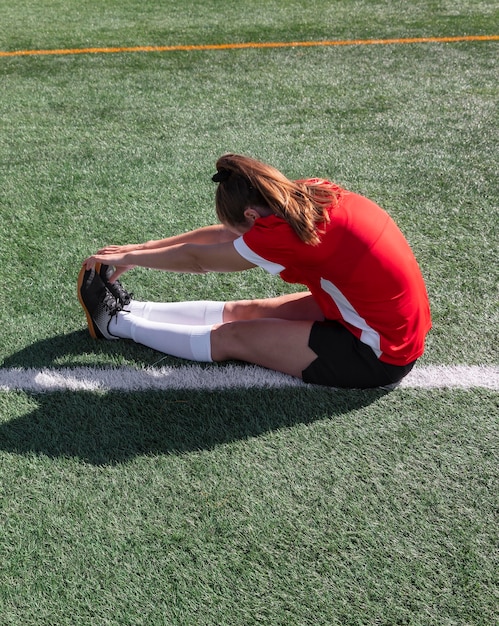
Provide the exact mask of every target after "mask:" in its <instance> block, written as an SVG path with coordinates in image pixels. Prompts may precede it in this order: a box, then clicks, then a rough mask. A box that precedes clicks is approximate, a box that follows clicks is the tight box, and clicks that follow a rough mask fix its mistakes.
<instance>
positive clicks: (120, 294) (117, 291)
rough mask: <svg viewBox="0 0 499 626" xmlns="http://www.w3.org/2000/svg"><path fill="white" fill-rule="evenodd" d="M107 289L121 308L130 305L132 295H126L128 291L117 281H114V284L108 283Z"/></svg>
mask: <svg viewBox="0 0 499 626" xmlns="http://www.w3.org/2000/svg"><path fill="white" fill-rule="evenodd" d="M107 288H108V289H109V291H110V292H111V293H112V294H113V296H114V297H115V298H116V300H118V301H119V303H120V304H121V305H122V306H126V305H127V304H130V302H131V301H132V298H133V293H128V291H127V290H126V289H125V288H124V287H123V285H122V284H121V283H120V281H119V280H117V281H115V282H114V283H110V282H108V284H107ZM120 310H121V309H120Z"/></svg>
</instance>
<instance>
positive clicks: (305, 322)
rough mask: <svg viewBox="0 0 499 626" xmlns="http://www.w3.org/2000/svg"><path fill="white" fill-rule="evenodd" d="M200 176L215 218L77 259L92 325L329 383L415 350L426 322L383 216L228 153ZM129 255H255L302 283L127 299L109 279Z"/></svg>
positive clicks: (419, 285)
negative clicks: (212, 196)
mask: <svg viewBox="0 0 499 626" xmlns="http://www.w3.org/2000/svg"><path fill="white" fill-rule="evenodd" d="M213 181H214V182H216V183H218V187H217V191H216V211H217V215H218V218H219V220H220V222H221V223H220V224H219V225H214V226H207V227H204V228H200V229H197V230H194V231H191V232H188V233H185V234H183V235H177V236H174V237H169V238H166V239H162V240H158V241H148V242H146V243H143V244H135V245H125V246H114V245H111V246H107V247H105V248H103V249H101V250H99V251H98V252H97V254H94V255H93V256H91V257H89V258H88V259H86V261H85V262H84V265H83V268H82V270H81V272H80V276H79V280H78V295H79V299H80V302H81V304H82V306H83V308H84V310H85V313H86V315H87V320H88V324H89V329H90V333H91V335H92V336H93V337H96V338H97V337H104V338H107V339H116V338H127V339H133V340H134V341H136V342H138V343H141V344H144V345H146V346H149V347H151V348H154V349H156V350H159V351H161V352H164V353H167V354H170V355H173V356H177V357H183V358H186V359H191V360H196V361H208V362H209V361H223V360H226V359H236V360H241V361H246V362H248V363H253V364H256V365H261V366H263V367H266V368H270V369H273V370H277V371H280V372H284V373H286V374H290V375H292V376H296V377H299V378H301V379H302V380H303V381H305V382H307V383H315V384H321V385H329V386H333V387H346V388H368V387H378V386H388V385H393V384H395V383H397V382H399V381H400V380H401V379H402V378H403V377H404V376H405V375H406V374H407V373H408V372H409V371H410V370H411V369H412V367H413V365H414V363H415V361H416V360H417V359H418V358H419V357H420V356H421V354H422V353H423V350H424V340H425V337H426V334H427V333H428V331H429V329H430V327H431V320H430V310H429V304H428V297H427V293H426V288H425V285H424V281H423V278H422V276H421V272H420V269H419V267H418V264H417V262H416V259H415V258H414V255H413V253H412V251H411V249H410V247H409V245H408V243H407V241H406V240H405V238H404V236H403V235H402V233H401V232H400V230H399V229H398V227H397V226H396V225H395V223H394V221H393V220H392V219H391V218H390V217H389V215H388V214H387V213H386V212H385V211H383V210H382V209H381V208H379V207H378V206H377V205H376V204H374V203H373V202H371V201H370V200H368V199H367V198H364V197H362V196H360V195H358V194H355V193H352V192H349V191H346V190H345V189H342V188H340V187H339V186H337V185H335V184H333V183H331V182H329V181H325V180H322V179H307V180H300V181H291V180H288V179H287V178H286V177H285V176H284V175H283V174H282V173H281V172H279V171H278V170H276V169H275V168H273V167H271V166H269V165H267V164H265V163H262V162H260V161H257V160H255V159H251V158H249V157H244V156H240V155H236V154H227V155H225V156H222V157H221V158H220V159H219V160H218V161H217V173H216V174H215V175H214V176H213ZM135 266H141V267H149V268H154V269H158V270H167V271H171V272H193V273H205V272H240V271H244V270H249V269H251V268H254V267H255V266H260V267H262V268H264V269H266V270H267V271H269V272H270V273H272V274H279V275H280V276H281V278H282V279H283V280H285V281H286V282H289V283H300V284H301V285H304V286H305V287H306V288H307V289H308V291H306V292H299V293H295V294H292V295H284V296H280V297H277V298H270V299H263V300H244V301H231V302H225V303H222V302H212V301H207V302H204V301H203V302H199V301H198V302H184V303H151V302H139V301H136V300H132V299H131V298H130V297H128V294H127V293H126V291H125V290H124V289H123V287H122V286H121V284H120V283H119V281H117V279H118V278H119V276H120V275H121V274H122V273H123V272H124V271H126V270H128V269H130V268H132V267H135ZM111 267H114V268H115V269H114V270H112V269H110V268H111Z"/></svg>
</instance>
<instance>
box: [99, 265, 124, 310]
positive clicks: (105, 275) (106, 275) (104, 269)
mask: <svg viewBox="0 0 499 626" xmlns="http://www.w3.org/2000/svg"><path fill="white" fill-rule="evenodd" d="M95 271H96V272H97V273H98V274H99V276H100V278H101V280H102V282H103V283H104V284H105V285H106V287H107V288H108V289H109V291H110V292H111V293H112V294H113V296H114V297H115V298H116V300H118V302H119V303H120V304H121V306H127V304H130V302H131V301H132V298H133V293H129V292H128V291H127V290H126V289H125V288H124V287H123V285H122V284H121V283H120V281H119V280H115V281H114V283H112V282H110V281H109V279H110V278H111V276H112V275H113V268H112V266H111V265H101V264H100V263H96V265H95Z"/></svg>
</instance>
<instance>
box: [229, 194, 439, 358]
mask: <svg viewBox="0 0 499 626" xmlns="http://www.w3.org/2000/svg"><path fill="white" fill-rule="evenodd" d="M329 216H330V221H329V223H327V224H325V226H324V229H323V232H321V233H320V243H319V244H318V245H311V244H307V243H304V242H303V241H301V239H300V238H299V237H298V236H297V235H296V233H295V232H294V231H293V229H292V227H291V226H290V225H289V224H288V223H287V222H286V221H285V220H284V219H282V218H281V217H278V216H276V215H270V216H268V217H262V218H259V219H257V220H256V221H255V224H254V226H253V227H252V228H251V230H249V231H248V232H247V233H245V234H244V235H243V236H242V237H240V238H239V239H236V241H235V242H234V246H235V248H236V250H237V252H238V253H239V254H240V255H241V256H242V257H244V258H245V259H247V260H248V261H250V262H251V263H253V264H255V265H258V266H260V267H262V268H264V269H266V270H267V271H269V272H270V273H272V274H280V276H281V278H282V279H283V280H285V281H286V282H288V283H300V284H302V285H305V286H306V287H307V288H308V289H309V290H310V292H311V293H312V295H313V296H314V298H315V299H316V301H317V302H318V304H319V306H320V307H321V309H322V311H323V313H324V317H325V318H326V319H330V320H337V321H339V322H340V323H341V324H343V325H344V326H346V327H347V328H348V329H349V330H350V331H351V332H352V333H353V334H354V335H355V336H356V337H357V338H359V339H360V340H361V341H362V342H363V343H365V344H367V345H369V346H370V347H371V348H372V349H373V350H374V352H375V354H376V355H377V356H378V358H379V359H380V360H381V361H384V362H385V363H390V364H392V365H407V364H409V363H411V362H412V361H414V360H416V359H417V358H418V357H420V356H421V355H422V354H423V350H424V341H425V337H426V335H427V333H428V331H429V330H430V328H431V318H430V307H429V303H428V295H427V292H426V287H425V284H424V281H423V277H422V275H421V271H420V269H419V266H418V264H417V261H416V259H415V257H414V254H413V253H412V250H411V249H410V247H409V244H408V243H407V241H406V239H405V237H404V236H403V234H402V233H401V231H400V230H399V228H398V227H397V225H396V224H395V222H394V221H393V220H392V218H391V217H390V216H389V215H388V213H386V211H384V210H383V209H381V208H380V207H379V206H377V205H376V204H375V203H374V202H372V201H371V200H368V199H367V198H364V197H363V196H360V195H358V194H355V193H352V192H344V193H343V194H342V195H341V196H340V198H339V202H338V204H337V205H336V206H334V207H331V208H330V209H329Z"/></svg>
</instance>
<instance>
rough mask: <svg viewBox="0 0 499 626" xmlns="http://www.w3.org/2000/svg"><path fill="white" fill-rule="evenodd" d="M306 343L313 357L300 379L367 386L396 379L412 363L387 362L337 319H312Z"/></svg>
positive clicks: (393, 382)
mask: <svg viewBox="0 0 499 626" xmlns="http://www.w3.org/2000/svg"><path fill="white" fill-rule="evenodd" d="M308 345H309V347H310V348H311V349H312V350H313V351H314V352H315V354H317V358H316V359H315V361H313V362H312V363H311V364H310V365H309V366H308V367H307V368H306V369H305V370H303V372H302V377H303V380H304V382H306V383H313V384H315V385H328V386H329V387H344V388H350V389H368V388H371V387H385V386H388V385H394V384H396V383H398V382H399V381H400V380H402V378H404V376H406V375H407V374H408V373H409V372H410V371H411V369H412V368H413V366H414V363H415V361H414V362H412V363H409V365H389V364H388V363H383V362H382V361H380V360H379V359H378V357H377V356H376V355H375V353H374V352H373V350H372V349H371V348H370V347H369V346H368V345H366V344H365V343H362V342H361V341H360V340H359V339H357V338H356V337H355V336H354V335H353V334H352V333H351V332H350V331H349V330H348V329H347V328H345V327H344V326H342V325H341V324H340V323H339V322H335V321H325V322H315V323H314V325H313V326H312V330H311V331H310V337H309V340H308Z"/></svg>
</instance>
